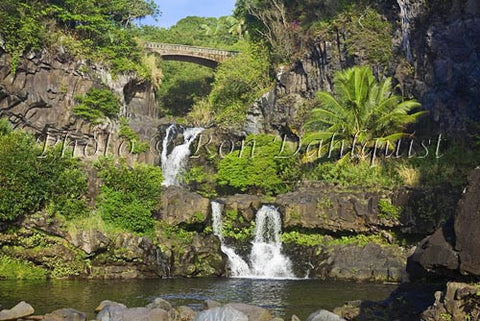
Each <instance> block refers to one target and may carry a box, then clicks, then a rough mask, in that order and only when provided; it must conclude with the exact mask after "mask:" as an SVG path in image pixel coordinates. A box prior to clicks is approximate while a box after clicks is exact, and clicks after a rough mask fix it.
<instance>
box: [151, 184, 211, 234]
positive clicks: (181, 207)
mask: <svg viewBox="0 0 480 321" xmlns="http://www.w3.org/2000/svg"><path fill="white" fill-rule="evenodd" d="M161 198H162V199H161V203H162V209H161V210H160V212H159V218H160V219H161V220H163V221H165V222H167V223H168V224H170V225H179V224H182V223H187V224H195V223H203V222H204V221H205V220H206V218H207V216H208V214H209V213H210V200H209V199H207V198H204V197H202V196H200V195H198V194H196V193H192V192H189V191H188V190H186V189H184V188H182V187H178V186H169V187H167V188H165V190H164V192H163V193H162V196H161Z"/></svg>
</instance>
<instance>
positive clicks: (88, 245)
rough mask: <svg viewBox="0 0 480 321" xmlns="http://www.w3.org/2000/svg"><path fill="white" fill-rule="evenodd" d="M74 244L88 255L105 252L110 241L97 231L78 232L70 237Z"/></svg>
mask: <svg viewBox="0 0 480 321" xmlns="http://www.w3.org/2000/svg"><path fill="white" fill-rule="evenodd" d="M70 238H71V239H72V244H73V245H75V246H76V247H78V248H80V249H82V250H83V251H84V252H85V253H87V254H89V255H90V254H92V253H96V252H98V251H100V250H105V249H106V248H107V247H108V244H109V243H110V240H109V239H108V238H107V237H106V236H105V235H104V234H103V233H101V232H100V231H98V230H96V229H92V230H83V231H76V232H75V233H73V234H72V235H70Z"/></svg>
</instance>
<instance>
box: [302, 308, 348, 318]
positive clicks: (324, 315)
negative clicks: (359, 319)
mask: <svg viewBox="0 0 480 321" xmlns="http://www.w3.org/2000/svg"><path fill="white" fill-rule="evenodd" d="M307 321H346V320H345V319H343V318H341V317H339V316H338V315H336V314H335V313H332V312H330V311H327V310H318V311H315V312H313V313H312V314H310V316H309V317H308V318H307Z"/></svg>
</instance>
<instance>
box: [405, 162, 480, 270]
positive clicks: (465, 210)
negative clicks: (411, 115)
mask: <svg viewBox="0 0 480 321" xmlns="http://www.w3.org/2000/svg"><path fill="white" fill-rule="evenodd" d="M479 195H480V168H476V169H475V170H474V171H473V172H472V174H471V175H470V177H469V185H468V187H467V189H466V190H465V192H464V194H463V197H462V199H461V201H460V202H459V204H458V209H457V212H456V215H455V217H454V222H453V227H452V222H451V221H450V222H447V223H446V224H445V225H444V226H443V227H442V228H441V229H439V230H438V231H436V232H435V233H434V234H433V235H432V236H429V237H427V238H426V239H425V240H423V241H422V242H421V243H420V244H419V246H418V247H417V250H416V251H415V253H414V254H413V256H412V257H411V258H409V261H408V266H407V270H408V272H409V274H410V276H411V277H412V278H419V277H424V276H426V273H430V274H433V275H437V276H460V274H462V275H465V274H470V275H475V276H480V221H479V220H478V217H479V215H480V198H479Z"/></svg>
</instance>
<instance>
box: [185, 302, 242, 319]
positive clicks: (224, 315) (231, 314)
mask: <svg viewBox="0 0 480 321" xmlns="http://www.w3.org/2000/svg"><path fill="white" fill-rule="evenodd" d="M195 321H249V320H248V317H247V316H246V315H245V314H244V313H242V312H240V311H237V310H235V309H234V308H232V307H229V306H223V307H219V308H213V309H210V310H206V311H202V312H200V313H199V314H197V317H196V318H195Z"/></svg>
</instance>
